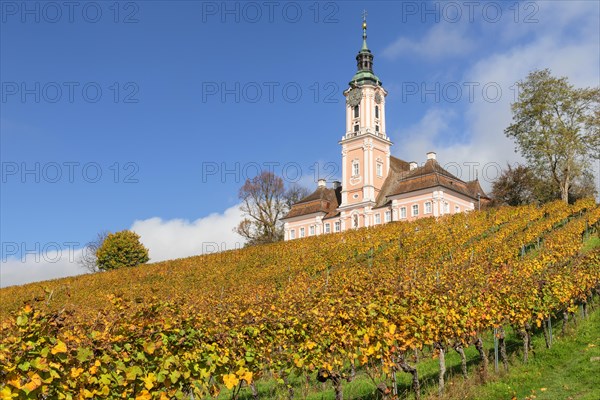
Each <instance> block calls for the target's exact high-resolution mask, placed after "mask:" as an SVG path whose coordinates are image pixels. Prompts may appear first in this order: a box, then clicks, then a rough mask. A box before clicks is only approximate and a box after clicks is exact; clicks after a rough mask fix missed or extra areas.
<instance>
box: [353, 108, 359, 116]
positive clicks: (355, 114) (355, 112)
mask: <svg viewBox="0 0 600 400" xmlns="http://www.w3.org/2000/svg"><path fill="white" fill-rule="evenodd" d="M358 111H359V110H358V106H354V118H358Z"/></svg>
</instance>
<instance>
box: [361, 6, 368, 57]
mask: <svg viewBox="0 0 600 400" xmlns="http://www.w3.org/2000/svg"><path fill="white" fill-rule="evenodd" d="M362 17H363V23H362V29H363V35H362V36H363V45H362V49H361V50H368V47H367V10H363V12H362Z"/></svg>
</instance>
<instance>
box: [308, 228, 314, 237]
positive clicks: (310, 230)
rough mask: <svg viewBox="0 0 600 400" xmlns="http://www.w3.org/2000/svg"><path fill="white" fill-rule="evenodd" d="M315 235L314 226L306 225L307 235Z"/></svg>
mask: <svg viewBox="0 0 600 400" xmlns="http://www.w3.org/2000/svg"><path fill="white" fill-rule="evenodd" d="M314 235H315V226H314V225H311V226H309V227H308V236H314Z"/></svg>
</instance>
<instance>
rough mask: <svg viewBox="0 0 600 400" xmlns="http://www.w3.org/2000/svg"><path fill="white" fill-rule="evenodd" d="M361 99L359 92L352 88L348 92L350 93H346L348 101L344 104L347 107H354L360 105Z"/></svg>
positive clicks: (357, 89)
mask: <svg viewBox="0 0 600 400" xmlns="http://www.w3.org/2000/svg"><path fill="white" fill-rule="evenodd" d="M361 99H362V92H361V90H360V89H359V88H354V89H352V90H350V93H348V99H347V100H346V102H347V103H348V105H349V106H351V107H355V106H357V105H359V104H360V100H361Z"/></svg>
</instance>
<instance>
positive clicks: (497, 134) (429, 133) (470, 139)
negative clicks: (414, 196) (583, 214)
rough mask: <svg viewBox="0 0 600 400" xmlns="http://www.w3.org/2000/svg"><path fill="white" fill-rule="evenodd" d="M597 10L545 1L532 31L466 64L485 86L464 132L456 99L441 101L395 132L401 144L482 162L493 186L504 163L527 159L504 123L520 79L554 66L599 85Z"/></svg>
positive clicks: (469, 75) (470, 107) (578, 81)
mask: <svg viewBox="0 0 600 400" xmlns="http://www.w3.org/2000/svg"><path fill="white" fill-rule="evenodd" d="M549 3H552V5H549ZM558 3H561V4H558ZM578 4H579V5H582V4H581V3H578ZM565 8H566V9H565ZM597 15H598V4H597V3H594V4H593V5H592V6H591V7H589V8H588V9H585V8H578V9H577V10H575V11H574V10H571V8H570V4H567V2H544V3H543V4H540V13H539V20H540V22H539V24H537V25H535V26H528V27H527V28H523V29H528V30H529V32H528V33H529V35H530V37H527V39H526V38H525V37H524V36H522V37H520V39H521V40H520V42H518V43H513V44H512V45H509V46H508V47H506V48H505V49H504V50H502V51H496V52H494V53H491V54H489V55H486V56H484V57H482V58H480V59H479V60H477V61H476V62H474V63H473V64H472V65H470V66H468V67H467V68H466V69H465V72H464V74H463V77H462V80H463V81H464V82H476V83H478V84H479V86H477V89H476V91H475V97H474V101H473V102H472V103H468V104H467V105H466V109H465V110H464V112H462V114H461V116H460V118H462V119H463V125H464V127H465V128H464V129H465V133H464V135H456V132H453V131H452V129H453V128H452V124H453V122H452V118H451V117H452V116H453V114H452V112H450V111H449V110H450V108H451V106H453V104H448V105H446V106H445V107H446V108H444V106H443V105H442V106H441V105H440V104H435V106H432V107H431V108H430V109H429V110H428V111H427V112H426V114H425V115H424V117H423V118H422V120H421V121H419V122H418V123H417V124H415V125H414V126H411V127H408V128H406V129H403V130H402V131H400V132H399V133H397V134H396V135H395V137H396V140H395V142H396V143H401V144H402V146H404V149H402V150H400V151H401V152H402V155H403V156H404V157H409V158H410V157H411V155H412V154H416V155H417V157H421V156H422V155H423V154H424V151H427V150H431V149H433V150H434V151H437V152H438V159H439V160H440V162H441V163H442V164H443V163H444V160H446V162H447V161H448V160H451V161H456V162H458V163H463V162H464V161H468V162H478V163H479V164H480V167H479V178H480V180H481V181H482V186H484V189H486V190H489V188H490V186H491V185H490V184H491V181H493V180H494V178H495V175H497V169H498V166H501V167H504V166H505V164H506V163H507V162H510V163H514V162H521V161H523V160H522V158H521V157H520V156H519V155H518V154H516V153H515V152H514V144H513V142H512V141H511V140H510V139H508V138H506V136H505V135H504V129H505V128H506V127H507V126H508V125H510V123H511V120H512V117H511V111H510V104H511V103H512V102H513V101H514V100H515V97H516V96H515V94H516V93H515V89H514V84H515V82H517V81H519V80H522V79H524V78H526V76H527V75H528V73H529V72H531V71H532V70H534V69H543V68H550V69H551V70H552V73H553V75H555V76H566V77H568V78H569V81H570V82H571V83H572V84H574V85H575V86H577V87H586V86H597V85H598V83H599V78H600V77H599V74H598V71H599V70H600V63H599V59H598V55H599V49H600V38H599V37H598V34H597V32H598V19H597ZM555 16H556V17H557V18H554V17H555ZM513 25H514V24H513ZM505 28H506V29H508V28H510V27H505ZM515 28H516V27H515ZM593 32H595V34H594V33H593ZM440 43H444V40H442V41H441V42H440ZM486 84H493V85H495V86H496V87H500V88H501V90H502V95H501V96H500V97H499V99H498V101H497V102H491V101H486V99H485V98H484V96H483V91H482V88H483V87H484V85H486ZM490 93H492V96H493V92H491V91H490ZM457 136H458V138H459V139H456V140H455V141H454V142H453V143H448V140H447V138H448V137H454V138H456V137H457ZM465 137H466V140H465V139H464V138H465ZM408 152H410V153H408ZM407 153H408V154H407ZM417 161H422V159H421V158H418V159H417ZM486 166H487V167H486ZM453 172H454V171H453ZM462 178H463V179H465V178H466V177H465V176H463V177H462ZM467 178H468V177H467Z"/></svg>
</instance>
